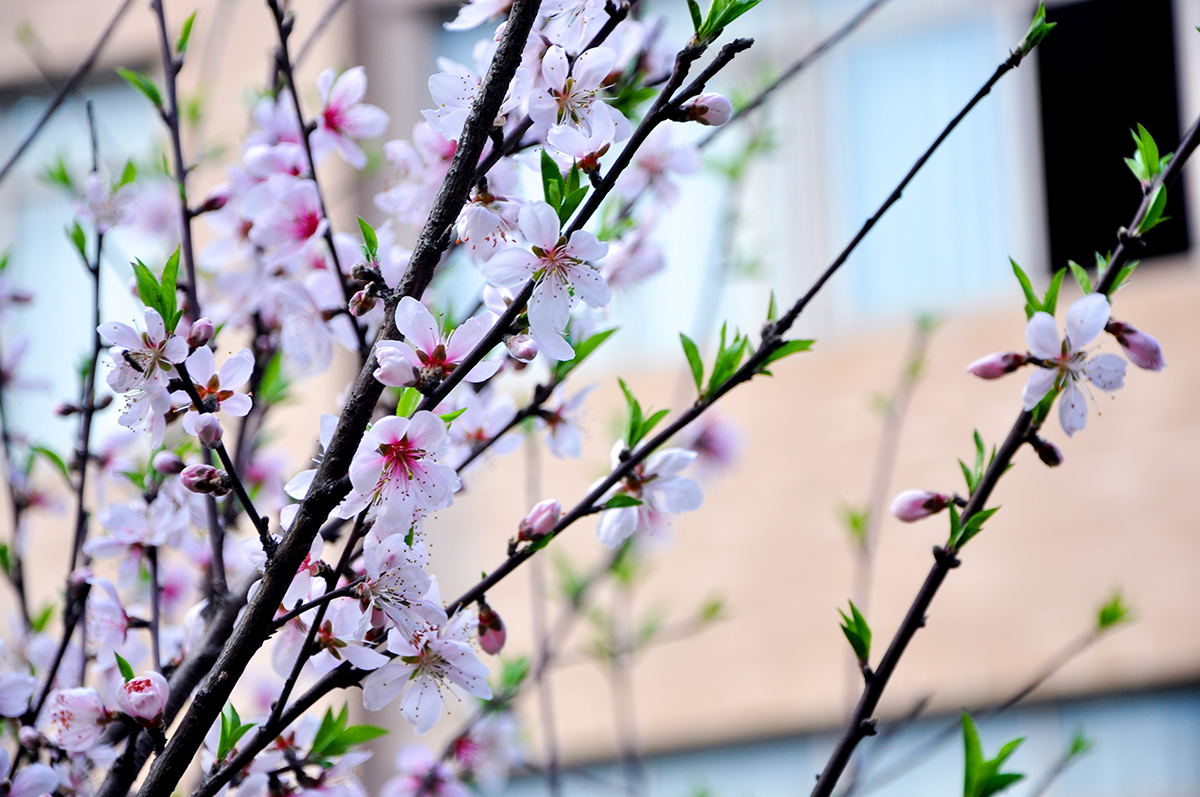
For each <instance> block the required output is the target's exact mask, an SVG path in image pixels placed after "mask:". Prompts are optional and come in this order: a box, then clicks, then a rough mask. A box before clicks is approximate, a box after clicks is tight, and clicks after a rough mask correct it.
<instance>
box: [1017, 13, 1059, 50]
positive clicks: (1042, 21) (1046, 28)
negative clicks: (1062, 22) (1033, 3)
mask: <svg viewBox="0 0 1200 797" xmlns="http://www.w3.org/2000/svg"><path fill="white" fill-rule="evenodd" d="M1057 24H1058V23H1057V22H1047V21H1046V4H1045V3H1038V7H1037V11H1036V12H1035V13H1034V15H1033V22H1031V23H1030V25H1029V30H1028V32H1026V34H1025V38H1023V39H1021V43H1020V44H1018V45H1017V49H1018V50H1019V51H1020V53H1021V57H1022V58H1023V57H1025V56H1027V55H1029V54H1030V53H1031V52H1033V48H1034V47H1037V46H1038V45H1039V44H1041V43H1042V41H1043V40H1044V39H1045V38H1046V37H1047V36H1049V35H1050V31H1052V30H1054V26H1055V25H1057Z"/></svg>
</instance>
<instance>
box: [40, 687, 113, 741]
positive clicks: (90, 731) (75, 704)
mask: <svg viewBox="0 0 1200 797" xmlns="http://www.w3.org/2000/svg"><path fill="white" fill-rule="evenodd" d="M47 706H48V709H49V714H50V721H51V722H52V723H53V726H52V727H51V729H50V734H49V737H50V741H52V742H54V744H56V745H57V746H59V747H61V748H62V749H64V750H66V751H68V752H72V753H81V752H83V751H84V750H88V749H90V748H92V747H94V746H95V745H96V743H97V742H99V741H100V735H101V734H102V733H103V732H104V726H105V725H107V724H108V721H109V713H108V710H107V709H105V708H104V704H103V703H101V702H100V694H99V693H98V692H97V691H96V690H95V689H92V688H90V687H77V688H75V689H60V690H58V691H57V692H55V693H54V694H52V695H50V700H49V703H48V704H47Z"/></svg>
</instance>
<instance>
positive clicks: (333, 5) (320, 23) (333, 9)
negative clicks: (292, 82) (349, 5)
mask: <svg viewBox="0 0 1200 797" xmlns="http://www.w3.org/2000/svg"><path fill="white" fill-rule="evenodd" d="M344 5H346V0H331V1H330V3H329V5H328V6H326V7H325V10H324V11H322V12H321V17H320V18H319V19H318V20H317V24H316V25H314V26H313V29H312V30H311V31H309V33H308V36H307V37H306V38H305V39H304V43H303V44H301V45H300V49H299V50H297V51H296V59H295V60H294V61H293V62H292V67H293V68H299V66H300V64H301V63H303V62H304V59H305V57H306V56H307V55H308V54H309V52H310V51H311V50H312V47H313V45H314V44H316V42H317V39H319V38H320V37H321V34H322V33H324V32H325V29H326V28H327V27H329V23H330V22H333V18H334V17H335V16H337V12H339V11H341V10H342V6H344Z"/></svg>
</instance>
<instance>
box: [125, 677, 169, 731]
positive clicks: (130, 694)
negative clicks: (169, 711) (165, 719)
mask: <svg viewBox="0 0 1200 797" xmlns="http://www.w3.org/2000/svg"><path fill="white" fill-rule="evenodd" d="M167 691H168V690H167V679H166V678H163V677H162V676H161V675H159V674H158V673H156V672H148V673H146V674H145V675H143V676H140V677H138V678H131V679H130V680H129V681H127V682H126V683H125V684H124V685H122V686H121V688H120V689H118V690H117V691H116V694H115V695H114V696H113V700H114V702H115V703H116V705H117V708H118V709H120V710H121V711H123V712H125V713H126V714H128V715H129V716H131V717H133V718H134V719H135V720H138V721H139V722H141V723H142V724H143V725H156V724H158V723H159V722H161V721H162V712H163V708H164V707H165V706H166V705H167Z"/></svg>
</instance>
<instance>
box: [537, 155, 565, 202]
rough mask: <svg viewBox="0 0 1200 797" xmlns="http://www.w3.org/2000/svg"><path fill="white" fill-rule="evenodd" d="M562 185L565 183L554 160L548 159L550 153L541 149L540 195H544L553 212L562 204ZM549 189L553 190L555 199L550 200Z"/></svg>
mask: <svg viewBox="0 0 1200 797" xmlns="http://www.w3.org/2000/svg"><path fill="white" fill-rule="evenodd" d="M564 185H565V181H564V180H563V176H562V172H560V171H559V170H558V164H557V163H555V162H554V158H551V157H550V153H549V152H547V151H546V150H545V148H543V149H542V193H543V194H544V195H545V197H546V201H547V202H549V203H550V205H551V207H553V208H554V209H555V210H557V209H558V206H559V205H560V204H561V203H562V197H563V193H564V192H563V186H564ZM551 189H553V191H554V194H553V196H554V197H556V198H553V199H552V198H551V196H552V194H551Z"/></svg>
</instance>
